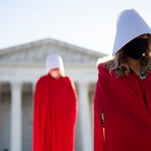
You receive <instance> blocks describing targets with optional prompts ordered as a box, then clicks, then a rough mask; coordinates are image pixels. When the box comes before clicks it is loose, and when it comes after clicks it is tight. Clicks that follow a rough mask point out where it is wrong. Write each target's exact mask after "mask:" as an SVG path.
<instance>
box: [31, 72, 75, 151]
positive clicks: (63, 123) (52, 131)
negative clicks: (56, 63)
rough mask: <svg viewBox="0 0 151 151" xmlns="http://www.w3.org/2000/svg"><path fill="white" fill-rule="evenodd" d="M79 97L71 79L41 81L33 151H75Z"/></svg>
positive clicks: (47, 78)
mask: <svg viewBox="0 0 151 151" xmlns="http://www.w3.org/2000/svg"><path fill="white" fill-rule="evenodd" d="M76 115H77V96H76V90H75V87H74V83H73V82H72V80H71V79H70V78H69V77H62V78H59V79H54V78H52V77H51V76H50V75H45V76H43V77H41V78H40V79H39V80H38V82H37V84H36V90H35V94H34V127H33V151H74V136H75V123H76Z"/></svg>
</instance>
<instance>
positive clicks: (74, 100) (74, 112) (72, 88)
mask: <svg viewBox="0 0 151 151" xmlns="http://www.w3.org/2000/svg"><path fill="white" fill-rule="evenodd" d="M69 81H70V88H69V94H70V95H69V96H70V100H71V101H72V114H71V119H73V123H74V124H75V122H76V118H77V112H78V101H77V92H76V88H75V85H74V82H73V81H72V79H71V78H69Z"/></svg>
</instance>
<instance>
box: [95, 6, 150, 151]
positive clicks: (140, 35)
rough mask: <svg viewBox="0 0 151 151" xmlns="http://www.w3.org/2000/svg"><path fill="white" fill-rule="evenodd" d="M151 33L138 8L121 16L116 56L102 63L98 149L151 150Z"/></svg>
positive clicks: (97, 108)
mask: <svg viewBox="0 0 151 151" xmlns="http://www.w3.org/2000/svg"><path fill="white" fill-rule="evenodd" d="M150 34H151V29H150V27H149V26H148V25H147V23H146V22H145V21H144V20H143V18H142V17H141V16H140V15H139V14H138V13H137V12H136V11H135V10H134V9H130V10H124V11H122V12H121V13H120V15H119V16H118V21H117V31H116V36H115V42H114V47H113V57H112V58H111V59H109V60H107V61H104V62H102V63H100V64H99V65H98V71H99V74H98V81H97V84H96V92H95V99H94V151H151V56H150V52H151V50H150V49H151V47H150V46H151V42H150Z"/></svg>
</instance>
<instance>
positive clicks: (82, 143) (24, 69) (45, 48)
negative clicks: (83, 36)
mask: <svg viewBox="0 0 151 151" xmlns="http://www.w3.org/2000/svg"><path fill="white" fill-rule="evenodd" d="M54 53H55V54H59V55H60V56H61V57H62V58H63V61H64V68H65V73H66V75H68V76H70V77H71V78H72V79H73V81H74V82H75V85H76V88H77V93H78V119H77V125H76V139H75V151H93V96H94V91H95V83H96V81H97V75H98V72H97V68H96V61H97V59H98V58H100V57H103V56H105V54H101V53H98V52H94V51H91V50H88V49H84V48H81V47H77V46H74V45H71V44H67V43H64V42H61V41H57V40H54V39H49V38H48V39H44V40H40V41H35V42H31V43H27V44H23V45H19V46H15V47H11V48H7V49H2V50H0V151H31V150H32V124H33V94H34V90H35V84H36V82H37V80H38V79H39V77H40V76H42V75H44V74H45V60H46V56H47V55H50V54H54Z"/></svg>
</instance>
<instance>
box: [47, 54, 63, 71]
mask: <svg viewBox="0 0 151 151" xmlns="http://www.w3.org/2000/svg"><path fill="white" fill-rule="evenodd" d="M55 68H59V69H60V70H61V73H62V74H64V66H63V60H62V58H61V56H59V55H57V54H52V55H49V56H47V58H46V73H48V72H49V71H50V70H52V69H55Z"/></svg>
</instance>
